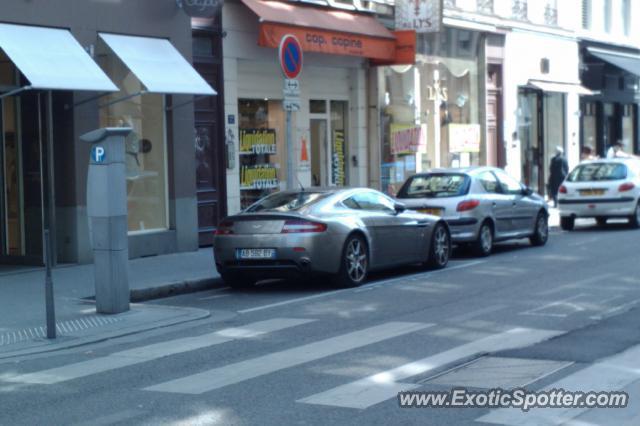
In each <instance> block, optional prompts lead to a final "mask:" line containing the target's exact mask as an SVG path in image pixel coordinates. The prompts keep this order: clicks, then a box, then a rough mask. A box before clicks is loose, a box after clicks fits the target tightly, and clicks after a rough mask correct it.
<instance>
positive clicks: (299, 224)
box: [280, 220, 327, 234]
mask: <svg viewBox="0 0 640 426" xmlns="http://www.w3.org/2000/svg"><path fill="white" fill-rule="evenodd" d="M326 230H327V225H326V224H324V223H319V222H311V221H310V220H286V221H285V222H284V225H283V226H282V231H280V232H281V233H283V234H296V233H300V232H324V231H326Z"/></svg>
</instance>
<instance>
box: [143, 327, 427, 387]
mask: <svg viewBox="0 0 640 426" xmlns="http://www.w3.org/2000/svg"><path fill="white" fill-rule="evenodd" d="M432 326H433V324H422V323H414V322H388V323H385V324H381V325H377V326H374V327H369V328H365V329H363V330H358V331H354V332H351V333H347V334H342V335H340V336H336V337H331V338H329V339H325V340H320V341H317V342H313V343H309V344H306V345H302V346H298V347H294V348H291V349H286V350H283V351H280V352H274V353H270V354H268V355H264V356H261V357H258V358H253V359H249V360H246V361H241V362H237V363H235V364H230V365H227V366H224V367H219V368H214V369H212V370H207V371H204V372H202V373H198V374H194V375H191V376H186V377H182V378H180V379H176V380H171V381H168V382H164V383H160V384H158V385H154V386H150V387H148V388H145V389H144V390H148V391H157V392H171V393H183V394H193V395H198V394H202V393H205V392H209V391H212V390H215V389H220V388H223V387H225V386H229V385H233V384H236V383H240V382H243V381H246V380H250V379H254V378H256V377H260V376H264V375H266V374H270V373H274V372H276V371H280V370H284V369H286V368H290V367H295V366H298V365H301V364H305V363H308V362H311V361H316V360H319V359H322V358H325V357H329V356H332V355H336V354H339V353H342V352H347V351H350V350H352V349H357V348H360V347H363V346H367V345H370V344H373V343H378V342H382V341H384V340H387V339H391V338H394V337H399V336H402V335H405V334H409V333H413V332H416V331H419V330H423V329H425V328H428V327H432Z"/></svg>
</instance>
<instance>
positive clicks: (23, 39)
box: [0, 0, 215, 264]
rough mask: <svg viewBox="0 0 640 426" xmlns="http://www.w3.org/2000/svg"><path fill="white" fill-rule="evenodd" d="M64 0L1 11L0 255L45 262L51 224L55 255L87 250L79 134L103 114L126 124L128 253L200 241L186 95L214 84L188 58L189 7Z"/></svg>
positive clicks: (77, 257)
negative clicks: (63, 1) (186, 9)
mask: <svg viewBox="0 0 640 426" xmlns="http://www.w3.org/2000/svg"><path fill="white" fill-rule="evenodd" d="M71 3H73V4H70V5H69V6H68V7H70V8H73V10H74V13H73V14H71V15H70V14H69V13H68V12H67V11H68V8H64V9H61V8H59V7H56V5H54V4H53V3H51V2H47V1H44V0H36V1H33V2H29V4H26V3H24V4H23V3H17V4H16V5H14V7H12V8H11V9H10V10H4V11H3V21H5V22H10V24H1V28H0V93H1V94H0V98H2V102H1V109H2V121H1V122H2V129H1V130H2V132H1V135H2V140H1V144H0V148H1V149H0V160H1V161H2V166H3V167H2V170H3V173H2V176H0V187H1V188H3V191H2V197H1V198H2V203H0V205H1V206H2V208H1V209H0V213H1V214H0V219H1V221H0V222H1V223H0V260H2V261H3V262H5V263H7V262H9V263H21V262H23V263H36V264H37V263H42V260H43V243H42V241H43V239H42V234H43V230H44V229H50V230H51V234H52V237H53V238H52V248H53V250H54V253H55V254H56V258H57V260H58V261H62V262H89V261H91V257H92V255H91V253H92V251H91V249H90V243H89V236H88V225H87V216H86V206H85V204H86V174H87V165H88V158H89V146H88V145H87V144H84V143H82V142H81V141H80V140H79V137H80V135H82V134H84V133H86V132H88V131H91V130H93V129H96V128H98V127H103V126H126V127H131V128H132V129H133V132H132V133H131V135H130V136H129V138H128V140H127V147H126V151H127V152H126V158H127V161H126V168H127V182H126V187H127V196H128V230H129V253H130V256H131V257H138V256H145V255H153V254H160V253H168V252H175V251H182V250H194V249H196V248H197V214H196V194H195V189H194V182H195V173H194V172H193V170H192V169H193V168H192V167H191V166H189V167H185V165H192V164H193V162H194V158H195V154H194V143H193V139H194V136H193V133H194V131H193V123H194V121H193V104H192V102H193V95H205V96H212V95H214V94H215V91H214V90H213V89H212V88H211V87H210V85H208V84H207V83H206V82H205V81H204V80H203V79H202V78H201V77H200V76H199V75H198V73H196V71H195V70H194V69H193V68H192V67H191V65H190V64H189V62H188V61H187V60H186V59H185V57H186V58H189V54H190V51H191V25H190V18H189V16H187V15H186V14H185V13H183V12H182V11H180V9H179V7H178V5H177V4H176V3H175V2H173V1H163V2H158V1H156V0H143V1H139V2H136V3H135V4H133V3H132V4H129V3H117V4H116V3H110V2H85V1H80V0H74V1H73V2H71ZM98 16H99V17H101V19H99V20H98V19H96V17H98ZM88 23H94V24H88ZM92 25H93V26H92ZM132 29H135V30H132ZM116 34H117V35H116Z"/></svg>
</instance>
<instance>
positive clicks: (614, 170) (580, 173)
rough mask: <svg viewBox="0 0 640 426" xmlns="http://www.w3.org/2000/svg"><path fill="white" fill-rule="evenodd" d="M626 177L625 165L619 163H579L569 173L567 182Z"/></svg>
mask: <svg viewBox="0 0 640 426" xmlns="http://www.w3.org/2000/svg"><path fill="white" fill-rule="evenodd" d="M626 178H627V166H625V165H624V164H620V163H590V164H581V165H579V166H578V167H576V168H575V169H573V171H572V172H571V173H569V177H568V178H567V180H568V181H569V182H593V181H602V180H621V179H626Z"/></svg>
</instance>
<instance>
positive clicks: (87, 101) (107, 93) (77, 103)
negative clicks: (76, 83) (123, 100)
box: [64, 92, 111, 109]
mask: <svg viewBox="0 0 640 426" xmlns="http://www.w3.org/2000/svg"><path fill="white" fill-rule="evenodd" d="M110 94H111V92H102V93H100V94H99V95H95V96H90V97H88V98H86V99H83V100H81V101H79V102H76V103H74V104H73V105H65V106H64V109H71V108H75V107H78V106H80V105H84V104H86V103H89V102H92V101H95V100H96V99H100V98H103V97H105V96H107V95H110Z"/></svg>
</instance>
